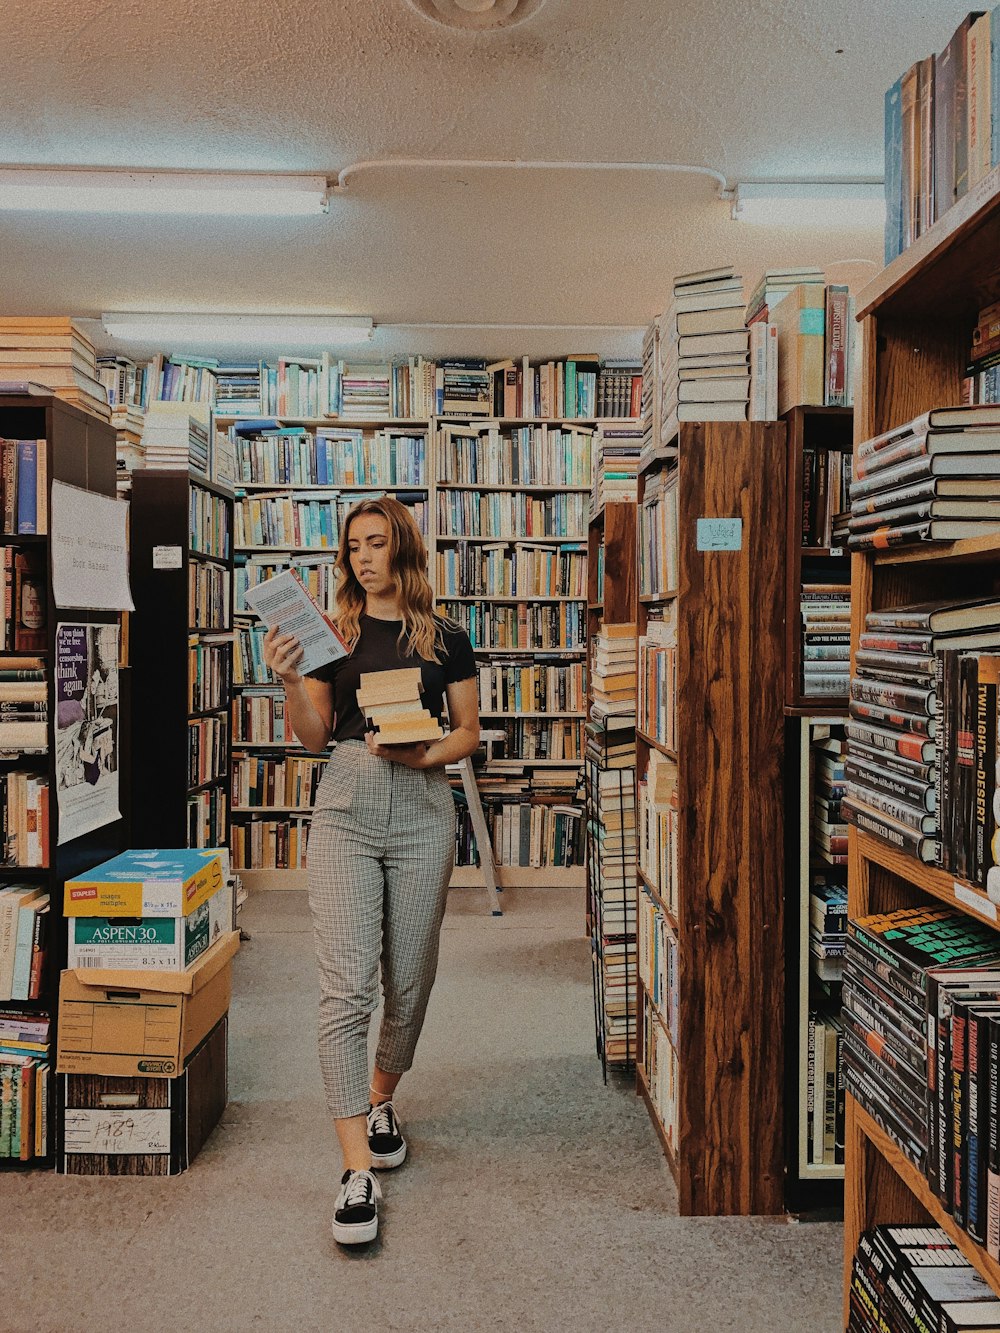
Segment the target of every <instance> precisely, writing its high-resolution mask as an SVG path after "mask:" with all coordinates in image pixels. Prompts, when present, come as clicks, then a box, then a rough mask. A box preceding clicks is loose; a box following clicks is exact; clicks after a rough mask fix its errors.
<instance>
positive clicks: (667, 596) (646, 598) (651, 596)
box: [639, 588, 677, 606]
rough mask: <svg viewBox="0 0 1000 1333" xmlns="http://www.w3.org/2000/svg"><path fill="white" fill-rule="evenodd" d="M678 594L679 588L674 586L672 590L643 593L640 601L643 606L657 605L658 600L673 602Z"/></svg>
mask: <svg viewBox="0 0 1000 1333" xmlns="http://www.w3.org/2000/svg"><path fill="white" fill-rule="evenodd" d="M676 596H677V589H676V588H673V589H671V591H670V592H651V593H641V594H640V595H639V601H640V602H641V603H642V604H643V606H656V604H657V603H658V602H672V601H673V600H674V598H675V597H676Z"/></svg>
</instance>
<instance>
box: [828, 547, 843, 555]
mask: <svg viewBox="0 0 1000 1333" xmlns="http://www.w3.org/2000/svg"><path fill="white" fill-rule="evenodd" d="M830 554H831V555H843V554H844V548H843V547H842V546H831V547H830Z"/></svg>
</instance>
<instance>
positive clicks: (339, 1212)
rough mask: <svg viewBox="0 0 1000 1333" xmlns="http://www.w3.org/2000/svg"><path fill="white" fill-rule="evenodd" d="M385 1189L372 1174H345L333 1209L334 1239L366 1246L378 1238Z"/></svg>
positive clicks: (367, 1172)
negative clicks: (379, 1210) (379, 1215)
mask: <svg viewBox="0 0 1000 1333" xmlns="http://www.w3.org/2000/svg"><path fill="white" fill-rule="evenodd" d="M381 1197H382V1190H381V1187H380V1186H379V1183H378V1181H377V1180H376V1179H375V1177H374V1176H373V1175H372V1173H371V1172H370V1171H345V1172H344V1175H343V1177H342V1179H341V1182H340V1193H339V1194H338V1195H337V1202H336V1204H335V1206H334V1210H333V1238H334V1240H336V1241H339V1242H340V1244H341V1245H363V1244H364V1243H365V1242H366V1241H369V1240H374V1239H375V1237H376V1236H377V1235H378V1201H379V1199H381Z"/></svg>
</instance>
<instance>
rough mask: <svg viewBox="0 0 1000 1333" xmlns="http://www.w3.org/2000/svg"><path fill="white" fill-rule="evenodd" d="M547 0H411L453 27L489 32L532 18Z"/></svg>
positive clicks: (430, 15) (419, 8)
mask: <svg viewBox="0 0 1000 1333" xmlns="http://www.w3.org/2000/svg"><path fill="white" fill-rule="evenodd" d="M544 3H545V0H410V4H411V5H412V6H413V8H414V9H416V10H418V11H419V12H420V13H421V14H423V15H425V17H427V18H429V19H434V20H435V21H436V22H438V23H445V24H447V26H448V27H449V28H466V29H469V30H471V31H473V32H485V31H487V30H490V29H493V28H509V27H512V26H513V24H515V23H521V22H522V21H523V20H524V19H526V18H530V17H531V15H532V14H534V13H535V11H536V10H538V9H541V7H542V5H543V4H544Z"/></svg>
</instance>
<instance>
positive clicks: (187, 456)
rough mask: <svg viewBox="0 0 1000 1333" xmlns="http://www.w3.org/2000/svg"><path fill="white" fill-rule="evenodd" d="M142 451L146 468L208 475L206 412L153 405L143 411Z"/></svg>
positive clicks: (191, 405) (193, 406) (193, 407)
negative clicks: (144, 413) (192, 470)
mask: <svg viewBox="0 0 1000 1333" xmlns="http://www.w3.org/2000/svg"><path fill="white" fill-rule="evenodd" d="M142 448H143V449H144V450H145V455H146V466H147V467H149V468H171V469H173V468H178V469H182V470H184V471H186V470H187V469H188V468H193V469H194V471H196V472H201V473H202V474H203V475H204V476H206V477H207V476H208V475H209V433H208V409H207V408H206V407H203V406H202V405H201V404H198V403H168V402H161V401H155V402H151V403H150V404H149V407H148V408H147V409H146V416H145V421H144V425H143V431H142Z"/></svg>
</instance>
